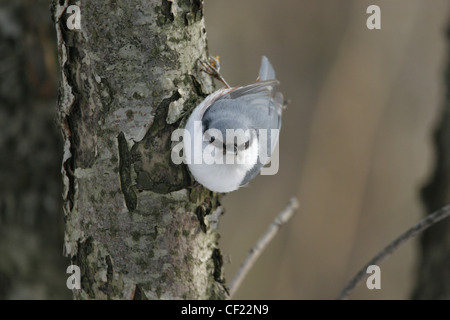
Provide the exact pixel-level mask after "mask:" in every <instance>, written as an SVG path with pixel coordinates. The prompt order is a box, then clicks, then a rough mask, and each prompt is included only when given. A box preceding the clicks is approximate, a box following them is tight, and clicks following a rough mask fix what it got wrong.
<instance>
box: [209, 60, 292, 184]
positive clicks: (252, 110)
mask: <svg viewBox="0 0 450 320" xmlns="http://www.w3.org/2000/svg"><path fill="white" fill-rule="evenodd" d="M278 88H279V82H278V81H277V80H276V79H275V71H274V69H273V67H272V65H271V64H270V62H269V60H268V59H267V58H266V57H264V56H263V57H262V60H261V67H260V70H259V81H258V82H256V83H254V84H251V85H247V86H244V87H240V88H237V89H235V90H232V91H231V92H229V93H227V94H224V95H222V96H221V97H219V98H218V99H217V100H216V101H214V103H213V104H212V105H211V106H210V107H209V108H208V110H206V112H205V114H204V115H203V119H202V124H203V132H205V131H206V130H208V129H218V130H220V131H221V132H222V135H223V137H224V139H225V137H226V129H234V130H236V129H243V130H244V131H246V130H248V129H256V132H257V133H258V130H259V129H266V130H267V151H268V152H267V155H268V156H270V155H272V148H271V146H272V140H273V146H275V145H276V143H277V142H278V134H277V135H276V136H274V137H272V136H271V129H280V128H281V111H282V108H283V105H284V99H283V95H282V94H281V92H279V91H278ZM258 138H259V136H258ZM258 160H259V157H258ZM265 164H266V163H261V161H258V162H257V163H256V164H255V166H254V167H253V168H252V169H251V170H249V171H248V172H247V174H246V176H245V177H244V179H243V180H242V182H241V185H244V184H247V183H248V182H249V181H250V180H252V179H253V178H254V177H255V176H256V175H257V174H258V173H259V172H260V170H261V168H262V167H263V166H264V165H265Z"/></svg>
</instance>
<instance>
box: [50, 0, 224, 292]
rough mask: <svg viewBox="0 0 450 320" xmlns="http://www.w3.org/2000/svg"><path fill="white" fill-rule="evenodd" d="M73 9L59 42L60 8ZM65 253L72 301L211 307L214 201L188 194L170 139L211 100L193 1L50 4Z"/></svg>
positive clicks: (63, 16)
mask: <svg viewBox="0 0 450 320" xmlns="http://www.w3.org/2000/svg"><path fill="white" fill-rule="evenodd" d="M71 4H75V5H78V6H80V9H81V28H80V29H79V30H69V29H68V28H67V26H66V21H67V18H68V17H69V16H70V15H69V14H67V12H65V10H66V8H67V7H68V6H69V5H71ZM52 10H53V15H54V18H55V22H56V29H57V37H58V50H59V59H60V65H61V84H60V99H59V112H60V116H61V119H60V120H61V126H62V129H63V135H64V139H65V146H64V158H63V167H62V173H63V180H64V187H65V189H64V193H63V197H64V212H65V217H66V235H65V246H64V248H65V253H66V255H68V256H69V257H70V258H71V260H72V263H73V264H75V265H78V266H79V267H80V268H81V289H80V290H74V294H75V298H79V299H104V298H119V299H183V298H187V299H220V298H224V296H225V289H224V286H223V278H222V264H221V255H220V251H219V250H218V247H217V239H218V234H217V232H216V228H217V221H218V218H219V217H218V216H219V215H220V213H221V212H222V210H221V208H220V204H219V199H218V195H216V194H214V193H212V192H210V191H208V190H205V189H203V188H199V187H197V188H190V187H191V186H192V183H193V181H192V179H191V177H190V176H189V174H188V171H187V169H186V167H185V166H184V165H179V166H177V165H174V164H173V163H172V162H171V160H170V155H171V140H170V135H171V133H172V131H173V130H174V129H176V128H178V127H180V126H182V125H183V124H184V122H185V120H186V119H185V116H186V115H188V114H189V113H190V111H191V110H192V108H193V107H194V106H195V105H196V104H197V103H198V102H199V101H201V99H203V98H204V97H205V96H206V95H207V94H208V93H210V92H211V91H212V89H213V84H212V81H211V79H209V78H208V77H207V76H206V75H204V74H203V73H200V72H198V65H197V58H205V57H206V31H205V27H204V20H203V3H202V1H200V0H173V1H168V0H158V1H156V0H154V1H148V0H129V1H83V2H73V3H72V2H70V3H69V1H65V2H63V1H54V2H53V8H52Z"/></svg>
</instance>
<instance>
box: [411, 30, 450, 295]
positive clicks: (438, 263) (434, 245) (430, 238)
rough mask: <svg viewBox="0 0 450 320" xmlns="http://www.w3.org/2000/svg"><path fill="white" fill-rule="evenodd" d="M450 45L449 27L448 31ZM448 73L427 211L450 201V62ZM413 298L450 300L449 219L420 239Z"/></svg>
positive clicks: (426, 190)
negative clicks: (419, 254)
mask: <svg viewBox="0 0 450 320" xmlns="http://www.w3.org/2000/svg"><path fill="white" fill-rule="evenodd" d="M447 39H448V43H449V44H450V29H449V32H447ZM448 63H449V64H448V66H447V72H446V77H445V80H446V86H447V94H446V100H445V102H444V108H443V110H442V116H441V117H440V119H439V123H438V125H437V128H436V131H435V133H434V147H435V150H436V163H435V168H434V172H433V175H432V177H431V179H430V181H429V182H428V183H427V184H426V186H425V187H424V188H423V189H422V199H423V202H424V204H425V208H426V210H427V212H428V213H432V212H433V211H436V210H438V209H439V208H441V207H443V206H444V205H446V204H448V203H450V61H449V62H448ZM413 298H414V299H450V220H449V219H445V220H444V221H442V222H439V223H438V224H436V225H435V226H433V227H431V228H430V229H428V230H427V231H426V232H425V233H424V234H423V236H422V238H421V257H420V260H419V270H418V281H417V283H416V288H415V290H414V292H413Z"/></svg>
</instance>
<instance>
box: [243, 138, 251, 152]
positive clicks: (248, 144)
mask: <svg viewBox="0 0 450 320" xmlns="http://www.w3.org/2000/svg"><path fill="white" fill-rule="evenodd" d="M248 147H250V140H248V141H247V142H246V143H245V144H244V149H245V150H247V149H248Z"/></svg>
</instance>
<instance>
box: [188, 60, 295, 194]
mask: <svg viewBox="0 0 450 320" xmlns="http://www.w3.org/2000/svg"><path fill="white" fill-rule="evenodd" d="M199 61H200V63H201V64H202V66H203V69H202V70H203V71H204V72H206V73H207V74H209V75H210V76H212V77H214V78H216V79H218V80H219V81H221V82H222V83H223V84H224V85H225V87H223V88H220V89H218V90H217V91H215V92H213V93H211V94H210V95H208V96H207V97H206V98H205V99H204V100H203V101H202V102H201V103H200V104H199V105H197V106H196V107H195V108H194V110H193V111H192V113H191V114H190V116H189V118H188V120H187V122H186V125H185V130H184V132H185V133H184V135H183V143H184V157H185V163H186V164H187V166H188V168H189V171H190V172H191V174H192V176H193V177H194V179H195V180H196V181H197V182H198V183H199V184H201V185H203V186H204V187H206V188H207V189H209V190H211V191H214V192H220V193H228V192H231V191H235V190H237V189H239V188H240V187H242V186H245V185H247V184H248V183H249V182H250V181H251V180H252V179H253V178H255V177H256V176H257V175H258V174H259V173H260V171H261V169H262V168H263V167H264V166H265V165H266V164H267V163H268V162H269V161H270V156H271V155H272V154H273V151H274V150H275V146H276V145H277V143H278V138H279V131H280V129H281V116H282V111H283V109H284V108H285V105H286V103H285V101H284V97H283V94H282V93H281V92H280V90H279V87H280V83H279V81H278V80H277V79H276V76H275V70H274V68H273V66H272V64H271V63H270V61H269V59H268V58H267V57H266V56H263V57H262V58H261V66H260V69H259V75H258V77H257V79H256V81H255V82H254V83H252V84H249V85H245V86H239V87H231V86H229V85H228V83H227V82H226V81H225V79H224V78H223V77H222V75H221V74H220V63H219V59H218V57H217V58H214V57H209V59H208V61H203V60H201V59H199Z"/></svg>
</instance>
